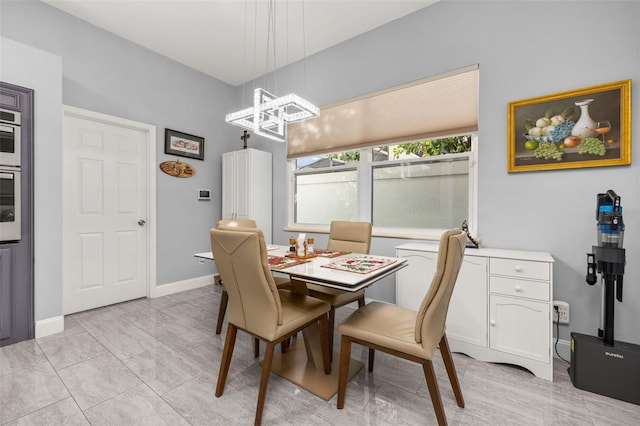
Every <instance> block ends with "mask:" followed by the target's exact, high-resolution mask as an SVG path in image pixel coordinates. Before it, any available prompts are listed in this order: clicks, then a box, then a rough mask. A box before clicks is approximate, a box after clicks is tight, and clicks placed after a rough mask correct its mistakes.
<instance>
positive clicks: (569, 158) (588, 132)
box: [507, 80, 631, 172]
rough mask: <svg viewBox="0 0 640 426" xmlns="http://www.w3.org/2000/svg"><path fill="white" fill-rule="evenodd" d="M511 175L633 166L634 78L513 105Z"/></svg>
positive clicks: (510, 119)
mask: <svg viewBox="0 0 640 426" xmlns="http://www.w3.org/2000/svg"><path fill="white" fill-rule="evenodd" d="M507 121H508V125H507V131H508V135H507V144H508V147H507V150H508V167H507V169H508V172H521V171H536V170H553V169H573V168H579V167H601V166H622V165H628V164H631V80H623V81H618V82H614V83H608V84H603V85H600V86H593V87H587V88H583V89H578V90H572V91H567V92H562V93H556V94H554V95H548V96H540V97H537V98H531V99H524V100H521V101H515V102H510V103H509V108H508V120H507Z"/></svg>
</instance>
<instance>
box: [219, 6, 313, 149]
mask: <svg viewBox="0 0 640 426" xmlns="http://www.w3.org/2000/svg"><path fill="white" fill-rule="evenodd" d="M275 17H276V16H275V0H269V11H268V19H269V25H268V27H267V59H268V56H269V54H268V52H269V48H271V50H272V52H273V57H274V62H273V63H274V70H273V71H274V72H275V68H276V63H275V58H276V37H275V22H276V21H275ZM302 22H303V25H302V28H303V30H302V32H303V34H302V37H303V44H304V4H303V16H302ZM245 35H246V28H245ZM270 43H271V45H269V44H270ZM254 54H255V52H254ZM303 54H304V53H303ZM266 73H267V74H268V73H269V67H268V60H267V69H266ZM254 81H255V79H254ZM319 115H320V109H319V108H318V107H317V106H315V105H314V104H312V103H311V102H309V101H307V100H305V99H303V98H302V97H300V96H298V95H296V94H293V93H290V94H288V95H285V96H280V97H278V96H276V95H274V94H272V93H270V92H269V91H267V90H265V89H262V88H255V89H254V91H253V106H251V107H249V108H244V109H242V110H240V111H236V112H232V113H230V114H227V115H226V117H225V121H226V122H227V123H230V124H233V125H236V126H239V127H242V128H244V129H248V130H250V131H251V132H253V133H255V134H257V135H260V136H264V137H267V138H269V139H272V140H275V141H278V142H286V140H287V124H288V123H293V122H296V121H303V120H307V119H309V118H313V117H318V116H319Z"/></svg>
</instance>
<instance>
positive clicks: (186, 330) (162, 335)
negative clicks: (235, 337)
mask: <svg viewBox="0 0 640 426" xmlns="http://www.w3.org/2000/svg"><path fill="white" fill-rule="evenodd" d="M147 333H148V334H149V335H151V336H153V337H155V338H156V339H158V340H159V341H160V342H162V343H164V344H165V345H167V346H169V347H171V348H174V349H176V350H180V349H182V348H184V347H186V346H188V345H193V344H199V343H204V342H207V341H209V340H211V339H212V338H213V336H214V332H213V331H212V332H210V333H206V332H204V331H202V330H201V329H199V328H195V327H192V326H190V325H187V324H183V323H181V322H178V321H175V320H174V321H170V322H168V323H165V324H163V325H161V326H158V327H153V328H150V329H148V330H147Z"/></svg>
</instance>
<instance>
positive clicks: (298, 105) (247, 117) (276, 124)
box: [225, 88, 320, 142]
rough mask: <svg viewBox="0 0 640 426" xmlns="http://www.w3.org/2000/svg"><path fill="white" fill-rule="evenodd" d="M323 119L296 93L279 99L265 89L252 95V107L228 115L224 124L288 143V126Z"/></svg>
mask: <svg viewBox="0 0 640 426" xmlns="http://www.w3.org/2000/svg"><path fill="white" fill-rule="evenodd" d="M319 115H320V109H319V108H318V107H317V106H315V105H313V104H312V103H311V102H309V101H307V100H305V99H303V98H301V97H300V96H298V95H295V94H293V93H291V94H288V95H285V96H281V97H279V98H278V97H276V96H274V95H273V94H271V93H269V92H267V91H266V90H264V89H260V88H258V89H255V90H254V92H253V106H252V107H250V108H245V109H242V110H240V111H236V112H232V113H230V114H227V115H226V118H225V121H226V122H227V123H231V124H234V125H236V126H240V127H243V128H246V129H249V130H251V131H252V132H254V133H255V134H258V135H261V136H264V137H267V138H269V139H273V140H275V141H278V142H286V140H287V123H293V122H295V121H303V120H307V119H309V118H313V117H317V116H319Z"/></svg>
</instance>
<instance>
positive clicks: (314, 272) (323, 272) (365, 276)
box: [194, 245, 407, 291]
mask: <svg viewBox="0 0 640 426" xmlns="http://www.w3.org/2000/svg"><path fill="white" fill-rule="evenodd" d="M287 249H288V247H286V246H276V245H268V246H267V250H268V252H269V255H270V256H284V255H285V254H286V253H287ZM194 256H195V257H199V258H202V259H209V260H213V253H212V252H210V251H209V252H203V253H196V254H194ZM359 256H370V257H374V258H376V259H380V260H389V261H391V262H392V263H390V264H389V265H386V266H384V267H382V268H380V269H376V270H374V271H371V272H368V273H357V272H352V271H342V270H337V269H332V268H326V267H323V265H328V264H329V263H334V262H337V261H340V260H346V259H349V258H354V257H359ZM306 260H307V261H305V262H303V263H300V264H297V265H293V266H289V267H286V268H282V269H279V268H271V270H272V271H273V272H279V273H282V274H287V275H289V276H290V277H292V278H299V279H301V280H303V281H306V282H310V283H314V284H319V285H323V286H326V287H332V288H337V289H340V290H347V291H358V290H360V289H361V288H365V287H367V286H369V285H371V284H373V283H374V282H376V281H378V280H380V279H382V278H384V277H386V276H387V275H390V274H393V273H395V272H396V271H398V270H399V269H402V268H404V267H405V266H407V263H406V262H407V259H401V258H395V257H387V256H378V255H365V254H359V253H348V254H345V255H343V256H338V257H332V258H328V257H322V256H316V257H313V258H310V259H306Z"/></svg>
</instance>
